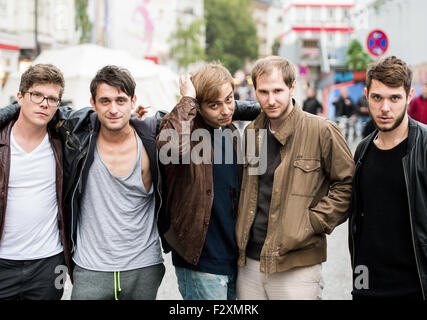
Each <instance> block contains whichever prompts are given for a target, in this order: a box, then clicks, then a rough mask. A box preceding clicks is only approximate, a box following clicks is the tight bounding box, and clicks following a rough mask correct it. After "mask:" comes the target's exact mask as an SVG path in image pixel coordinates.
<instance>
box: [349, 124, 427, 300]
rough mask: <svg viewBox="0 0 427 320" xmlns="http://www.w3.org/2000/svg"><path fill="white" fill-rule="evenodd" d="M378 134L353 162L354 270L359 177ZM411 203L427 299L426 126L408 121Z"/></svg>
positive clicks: (407, 174) (407, 176) (351, 247)
mask: <svg viewBox="0 0 427 320" xmlns="http://www.w3.org/2000/svg"><path fill="white" fill-rule="evenodd" d="M377 134H378V131H377V130H376V131H375V132H373V133H371V134H370V135H369V136H367V137H366V138H365V139H363V140H362V142H361V143H360V144H359V146H358V147H357V149H356V153H355V156H354V160H355V162H356V169H355V173H354V178H353V192H352V198H351V206H350V217H349V250H350V255H351V263H352V267H353V269H354V267H355V266H354V257H355V250H356V248H355V246H356V245H357V243H358V240H359V237H360V232H359V230H360V223H361V217H360V207H359V204H360V201H359V185H358V183H359V175H360V167H361V166H362V165H363V161H364V156H365V153H366V150H367V148H368V145H369V144H370V143H371V142H372V141H373V140H374V139H375V137H376V136H377ZM402 163H403V170H404V175H405V181H406V190H407V193H408V200H409V215H410V216H409V218H410V224H411V231H412V243H413V248H414V252H415V260H416V264H417V270H418V276H419V279H420V284H421V288H422V292H423V298H424V300H425V299H426V295H425V294H426V292H427V126H426V125H423V124H422V123H420V122H417V121H415V120H413V119H411V118H409V136H408V150H407V154H406V156H405V157H403V158H402Z"/></svg>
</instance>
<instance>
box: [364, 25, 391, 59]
mask: <svg viewBox="0 0 427 320" xmlns="http://www.w3.org/2000/svg"><path fill="white" fill-rule="evenodd" d="M366 46H367V47H368V51H369V53H370V54H372V55H374V56H376V57H379V56H382V55H383V54H384V53H385V52H386V51H387V49H388V38H387V35H386V34H385V33H384V32H383V31H381V30H374V31H372V32H371V33H370V34H369V35H368V38H367V40H366Z"/></svg>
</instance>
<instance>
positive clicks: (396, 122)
mask: <svg viewBox="0 0 427 320" xmlns="http://www.w3.org/2000/svg"><path fill="white" fill-rule="evenodd" d="M368 110H369V115H370V116H371V119H373V121H374V125H375V127H376V128H377V129H378V130H379V131H381V132H390V131H393V130H394V129H396V128H397V127H398V126H400V124H401V123H402V121H403V119H404V118H405V114H406V112H407V110H408V105H406V107H405V109H404V110H403V112H402V113H401V114H400V115H399V117H398V118H396V121H395V122H394V123H393V125H392V126H391V127H390V128H384V127H381V125H379V124H378V123H377V120H376V119H375V118H374V117H373V116H372V113H371V110H370V109H369V108H368Z"/></svg>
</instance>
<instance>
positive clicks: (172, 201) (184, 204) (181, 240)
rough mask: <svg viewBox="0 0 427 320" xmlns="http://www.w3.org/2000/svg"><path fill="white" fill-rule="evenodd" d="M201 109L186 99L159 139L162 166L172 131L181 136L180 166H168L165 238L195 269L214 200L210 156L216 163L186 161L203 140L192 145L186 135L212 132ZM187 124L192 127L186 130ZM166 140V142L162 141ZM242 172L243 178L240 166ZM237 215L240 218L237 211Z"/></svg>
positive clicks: (169, 117)
mask: <svg viewBox="0 0 427 320" xmlns="http://www.w3.org/2000/svg"><path fill="white" fill-rule="evenodd" d="M198 109H199V106H198V103H197V101H196V100H195V99H192V98H189V97H183V98H182V99H181V101H180V102H179V103H178V104H177V105H176V106H175V108H174V109H173V110H172V111H171V112H170V113H169V114H167V115H165V116H164V117H163V120H162V122H161V123H160V130H159V135H158V136H157V139H156V140H157V146H158V148H159V149H160V153H159V156H160V162H162V147H164V146H165V145H167V144H169V145H170V143H169V142H168V141H169V140H167V139H166V137H167V134H168V129H171V130H173V131H174V132H176V133H177V134H178V135H179V144H178V145H175V146H173V147H176V149H175V150H174V151H176V152H177V153H179V164H172V163H171V164H167V165H166V166H165V177H164V178H165V180H164V186H165V189H166V207H165V215H166V219H165V220H168V221H169V228H168V229H167V231H166V232H165V233H164V238H165V239H166V241H167V243H168V244H169V245H170V246H171V247H172V248H173V249H174V250H175V251H176V252H177V253H178V254H179V255H180V256H181V257H182V258H183V259H185V260H186V261H187V262H188V263H190V264H194V265H196V264H197V263H198V261H199V258H200V255H201V253H202V249H203V246H204V243H205V239H206V234H207V231H208V226H209V221H210V216H211V209H212V201H213V197H214V195H213V174H212V168H213V165H212V162H213V159H214V157H213V152H212V153H211V155H208V157H209V158H210V159H211V160H212V161H211V164H208V163H201V164H196V163H194V162H193V161H191V160H189V161H185V160H184V161H183V159H185V157H186V155H188V154H189V153H191V151H192V150H194V149H193V148H194V147H195V146H196V145H198V144H199V143H200V142H199V140H198V141H191V142H190V139H188V142H190V145H188V143H187V144H186V143H185V140H186V139H185V137H186V134H185V133H186V132H187V133H188V134H192V133H193V132H194V131H195V130H197V129H208V126H207V125H206V124H205V122H204V120H203V118H202V117H201V116H200V114H199V113H198V112H197V111H198ZM185 123H187V124H188V125H189V127H188V128H184V130H183V125H185ZM228 128H229V129H230V130H232V131H233V132H234V133H235V134H236V133H237V134H238V131H236V130H237V128H236V127H234V126H233V125H230V126H229V127H228ZM162 137H164V138H162ZM187 137H188V135H187ZM183 138H184V139H183ZM188 138H189V137H188ZM163 139H164V140H165V141H162V140H163ZM236 140H237V139H233V147H234V151H235V152H238V151H239V150H238V142H237V141H236ZM207 142H208V143H209V145H210V144H211V140H210V137H209V140H208V141H207ZM188 159H189V158H188ZM182 163H188V164H182ZM239 169H240V170H239V173H240V175H239V176H240V177H241V167H240V166H239ZM235 213H236V214H237V207H236V208H235Z"/></svg>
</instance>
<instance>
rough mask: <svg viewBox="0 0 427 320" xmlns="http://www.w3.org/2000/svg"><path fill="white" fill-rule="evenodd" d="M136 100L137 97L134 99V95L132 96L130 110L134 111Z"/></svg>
mask: <svg viewBox="0 0 427 320" xmlns="http://www.w3.org/2000/svg"><path fill="white" fill-rule="evenodd" d="M136 100H137V97H136V94H134V95H133V98H132V109H134V108H135V105H136Z"/></svg>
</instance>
